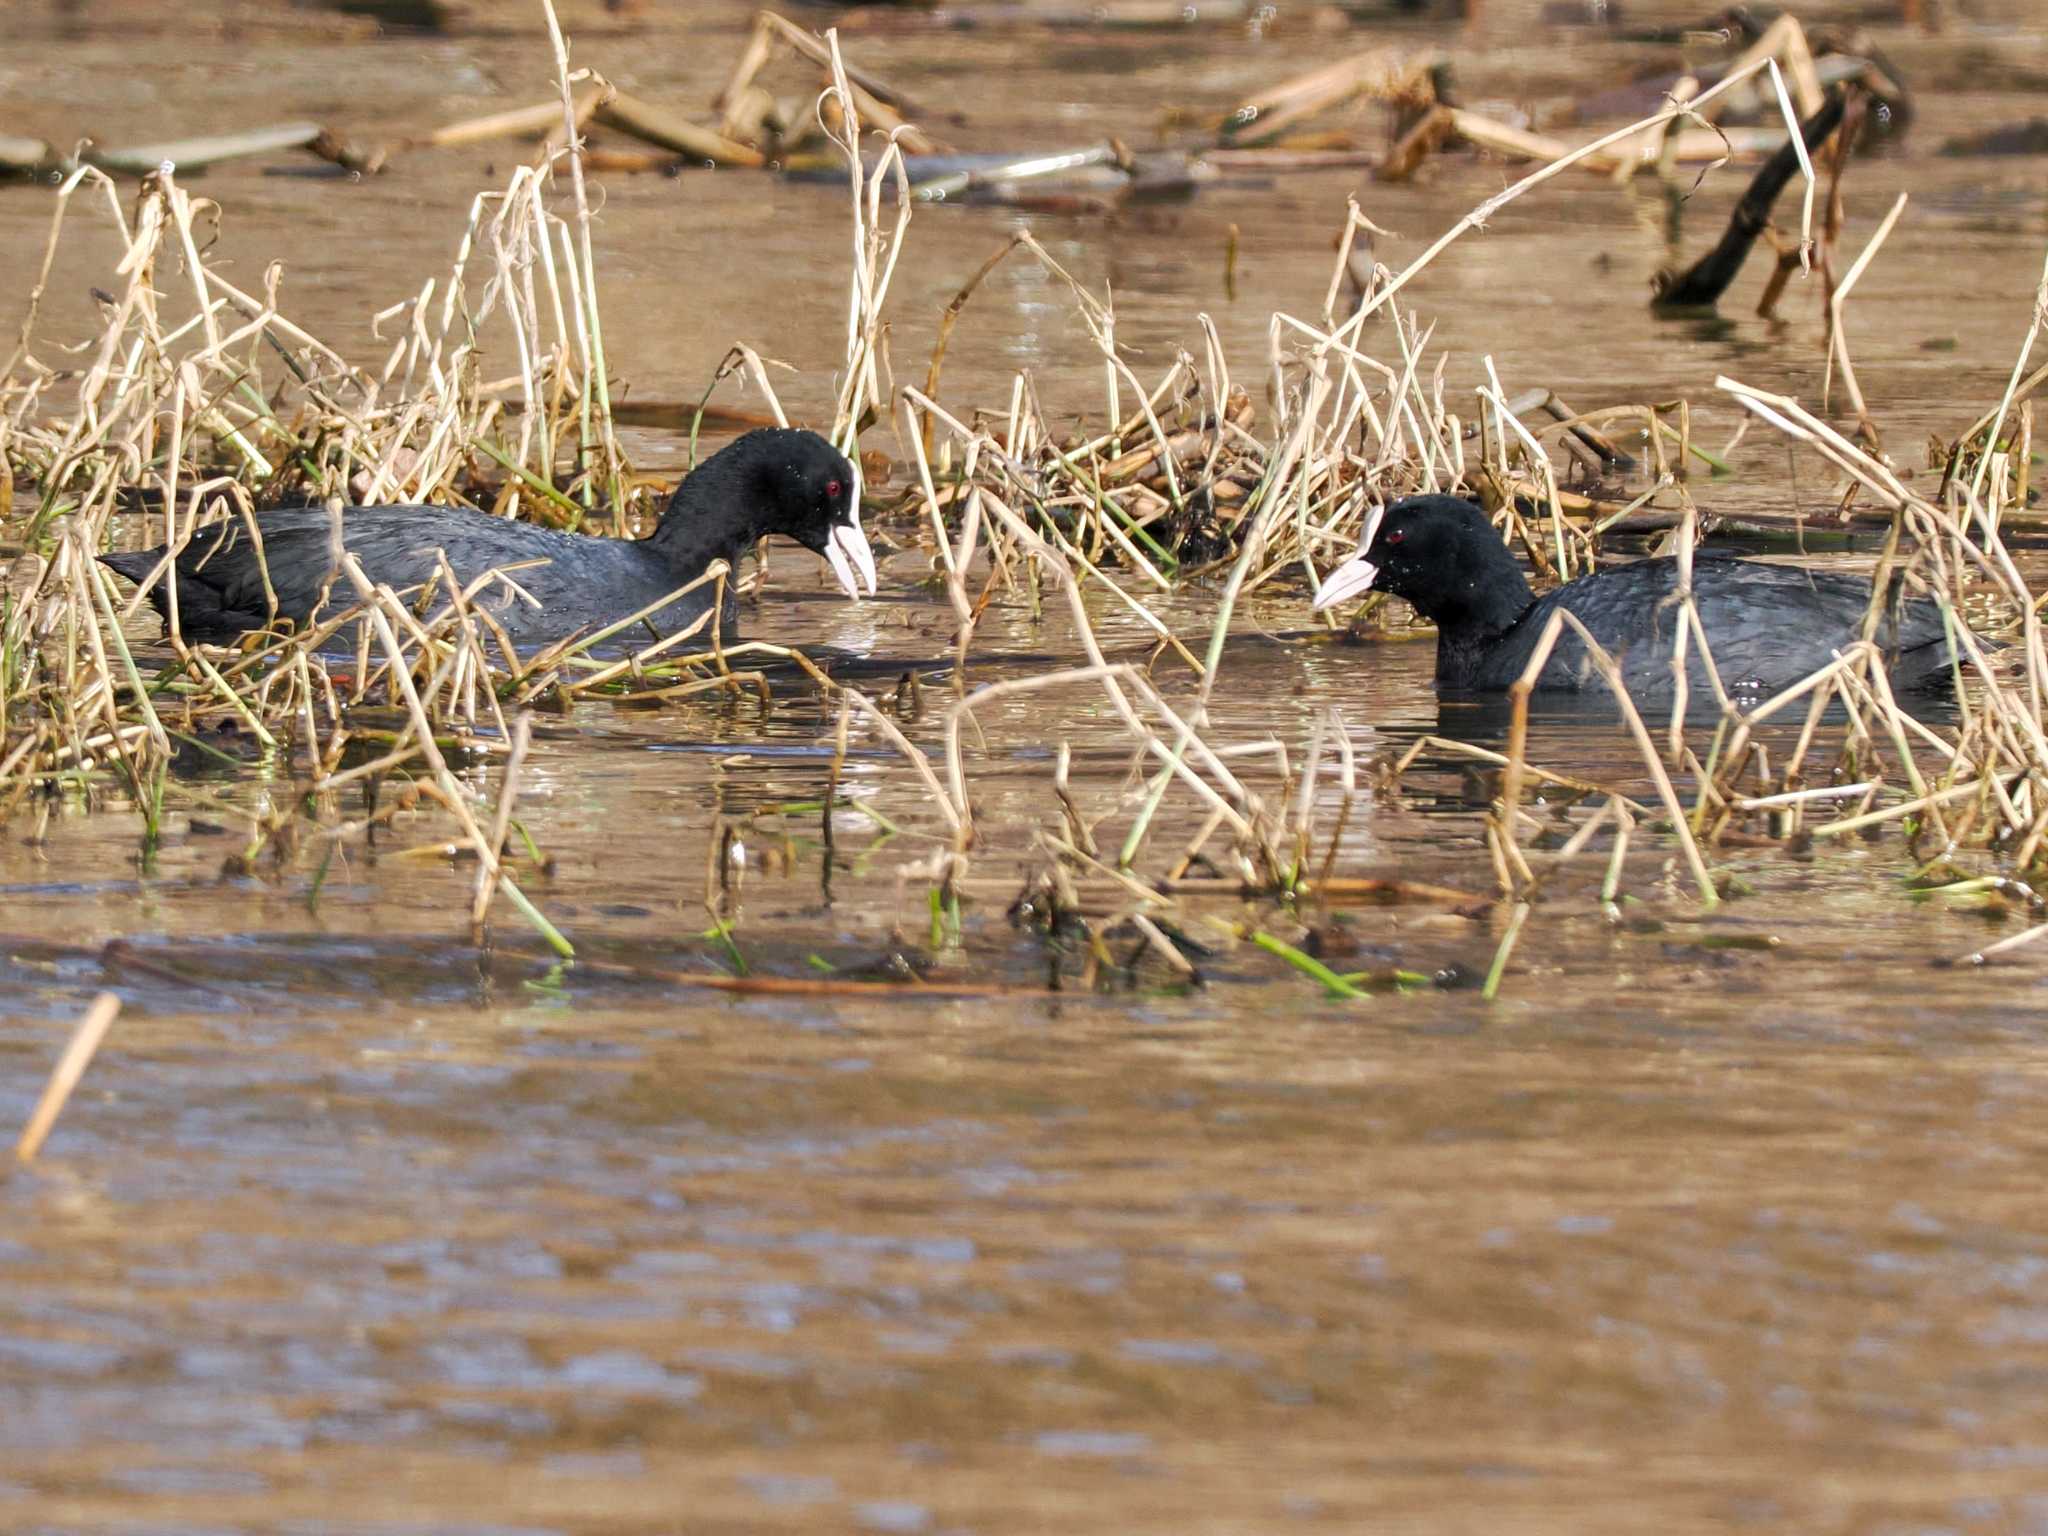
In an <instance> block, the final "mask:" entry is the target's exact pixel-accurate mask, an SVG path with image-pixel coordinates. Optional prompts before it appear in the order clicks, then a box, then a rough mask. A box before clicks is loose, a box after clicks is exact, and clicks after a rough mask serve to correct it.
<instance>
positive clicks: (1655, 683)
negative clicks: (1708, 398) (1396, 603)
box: [1316, 496, 1951, 698]
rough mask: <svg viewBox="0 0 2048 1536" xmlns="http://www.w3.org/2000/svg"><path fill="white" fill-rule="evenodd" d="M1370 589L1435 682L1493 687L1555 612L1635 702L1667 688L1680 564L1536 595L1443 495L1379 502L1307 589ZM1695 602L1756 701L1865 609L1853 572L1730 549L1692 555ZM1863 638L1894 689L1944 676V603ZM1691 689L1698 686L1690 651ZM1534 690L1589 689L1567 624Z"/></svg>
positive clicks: (1825, 657) (1508, 678)
mask: <svg viewBox="0 0 2048 1536" xmlns="http://www.w3.org/2000/svg"><path fill="white" fill-rule="evenodd" d="M1367 591H1382V592H1391V593H1393V594H1394V595H1395V596H1397V597H1402V598H1406V599H1407V600H1408V601H1409V602H1410V603H1412V604H1414V606H1415V608H1416V610H1417V611H1418V612H1420V613H1421V614H1422V615H1423V617H1424V618H1426V619H1428V620H1430V621H1431V622H1433V623H1434V624H1435V625H1436V626H1437V652H1436V681H1437V686H1438V688H1440V689H1442V690H1444V691H1446V692H1462V693H1484V692H1498V691H1500V690H1502V689H1505V688H1507V687H1509V686H1510V685H1511V684H1513V683H1514V682H1515V681H1516V680H1517V679H1518V678H1520V677H1521V675H1522V671H1523V669H1524V668H1525V667H1527V665H1528V663H1529V658H1530V657H1531V656H1532V655H1533V654H1534V652H1535V649H1536V646H1537V644H1538V642H1539V641H1540V640H1541V639H1542V636H1543V631H1544V629H1545V628H1546V627H1547V626H1548V624H1549V622H1550V617H1551V614H1552V613H1553V612H1555V611H1556V610H1557V609H1559V608H1563V609H1566V610H1568V611H1569V612H1571V613H1572V614H1573V615H1574V616H1575V617H1576V618H1577V619H1578V620H1579V622H1580V623H1582V624H1584V625H1585V626H1586V629H1587V630H1588V632H1590V633H1591V634H1592V636H1593V638H1594V639H1595V640H1597V641H1598V642H1599V643H1600V645H1601V647H1602V648H1603V649H1604V650H1606V651H1607V652H1608V653H1609V654H1610V655H1612V656H1613V657H1614V658H1615V660H1616V661H1617V662H1618V663H1619V665H1620V667H1621V673H1622V679H1623V681H1624V683H1625V684H1626V686H1627V688H1628V690H1629V692H1630V693H1631V694H1633V695H1635V696H1636V697H1638V698H1656V697H1659V696H1668V695H1669V694H1670V693H1671V691H1672V687H1673V679H1672V673H1671V657H1672V649H1673V644H1674V641H1675V639H1676V636H1677V626H1678V624H1679V622H1680V610H1679V607H1678V603H1677V594H1678V562H1677V561H1676V560H1672V559H1662V558H1660V559H1652V560H1639V561H1636V562H1634V563H1632V564H1629V565H1620V566H1612V567H1609V568H1608V569H1606V570H1603V571H1596V572H1594V573H1592V574H1590V575H1586V576H1581V577H1579V578H1578V579H1577V580H1576V581H1569V582H1566V583H1565V584H1564V585H1563V586H1561V587H1559V588H1557V589H1556V590H1555V591H1553V592H1550V593H1548V594H1546V595H1545V596H1543V597H1541V598H1538V597H1537V596H1536V595H1535V593H1534V592H1532V591H1531V590H1530V587H1529V583H1528V581H1527V579H1526V578H1525V577H1524V576H1523V575H1522V570H1521V567H1520V566H1519V565H1517V564H1516V562H1515V558H1514V556H1513V555H1512V554H1510V553H1509V552H1508V549H1507V547H1506V545H1505V544H1503V543H1502V541H1501V537H1500V535H1499V534H1498V533H1497V532H1496V531H1495V530H1494V528H1493V527H1492V525H1491V524H1490V523H1489V522H1488V521H1487V519H1486V515H1485V514H1484V513H1483V512H1481V511H1480V510H1479V508H1478V507H1476V506H1474V505H1473V504H1472V503H1471V502H1468V501H1462V500H1460V499H1458V498H1456V497H1450V496H1413V497H1409V498H1407V499H1406V500H1403V501H1397V502H1394V503H1393V504H1392V505H1390V506H1389V507H1388V508H1387V510H1386V513H1385V515H1384V516H1383V517H1382V518H1381V520H1380V525H1379V527H1378V529H1377V530H1376V531H1375V533H1374V535H1373V539H1372V542H1371V544H1370V545H1369V546H1368V547H1367V548H1365V549H1363V550H1361V551H1360V552H1359V553H1358V554H1357V555H1356V556H1354V557H1353V558H1352V559H1351V560H1349V561H1347V562H1346V563H1345V564H1343V565H1341V566H1339V567H1338V568H1337V569H1336V570H1334V571H1332V572H1331V573H1330V575H1329V577H1328V578H1327V579H1326V580H1325V581H1324V583H1323V587H1322V591H1321V592H1320V593H1318V594H1317V597H1316V606H1317V607H1318V608H1327V607H1329V606H1331V605H1332V604H1334V603H1338V602H1342V601H1343V600H1345V599H1346V598H1349V597H1356V596H1359V595H1362V594H1363V593H1365V592H1367ZM1692 591H1693V602H1694V604H1695V605H1696V606H1697V608H1698V610H1699V615H1700V622H1701V624H1702V626H1703V627H1704V628H1705V630H1706V633H1707V639H1708V642H1709V643H1710V645H1711V647H1712V650H1713V657H1714V666H1715V669H1716V671H1718V672H1719V674H1720V678H1721V683H1722V686H1723V687H1725V688H1727V689H1728V690H1729V691H1730V692H1731V693H1743V694H1749V695H1752V696H1754V695H1758V694H1763V693H1770V692H1775V691H1777V690H1778V689H1781V688H1784V687H1787V686H1789V685H1790V684H1792V683H1795V682H1798V681H1799V680H1800V679H1801V678H1804V677H1806V676H1808V675H1810V674H1811V673H1813V672H1815V671H1817V670H1818V669H1820V668H1821V667H1824V666H1826V665H1827V664H1828V662H1829V661H1830V660H1832V659H1833V657H1834V656H1835V654H1836V653H1837V652H1838V651H1840V650H1841V649H1843V648H1844V647H1846V646H1848V645H1851V644H1853V643H1855V642H1856V640H1858V639H1859V638H1860V637H1861V635H1862V632H1863V622H1864V615H1865V613H1866V612H1867V611H1868V609H1869V606H1870V583H1869V582H1868V581H1865V580H1863V579H1862V578H1860V577H1856V576H1848V575H1840V574H1836V573H1833V572H1826V571H1809V570H1803V569H1800V568H1798V567H1796V566H1783V565H1764V564H1761V563H1759V562H1757V561H1754V560H1738V559H1733V558H1730V557H1728V556H1720V555H1708V554H1701V555H1696V556H1695V557H1694V560H1693V570H1692ZM1873 639H1874V640H1875V641H1876V643H1877V644H1878V646H1879V647H1880V648H1881V649H1883V651H1884V652H1885V654H1886V657H1887V660H1888V663H1889V667H1890V676H1891V679H1892V683H1893V685H1894V686H1895V687H1900V688H1916V687H1929V686H1939V685H1940V684H1941V683H1943V682H1944V681H1946V680H1947V679H1948V678H1949V677H1950V676H1951V661H1950V647H1949V644H1948V634H1947V630H1946V628H1945V627H1944V625H1943V622H1942V616H1941V610H1940V609H1939V608H1938V607H1937V606H1936V605H1935V604H1934V603H1932V602H1929V601H1927V600H1925V599H1913V600H1909V601H1904V602H1895V603H1893V604H1891V605H1890V606H1889V607H1888V608H1887V609H1886V611H1885V613H1884V614H1883V615H1882V617H1881V619H1880V622H1879V624H1878V627H1877V631H1876V633H1875V634H1874V635H1873ZM1687 652H1688V666H1687V673H1688V683H1689V686H1690V687H1692V688H1693V689H1694V690H1696V691H1698V692H1701V693H1704V692H1705V690H1707V688H1708V686H1709V685H1708V682H1707V674H1706V669H1705V666H1704V664H1703V663H1702V662H1701V660H1700V658H1699V656H1698V646H1697V645H1693V646H1689V647H1688V648H1687ZM1536 686H1537V687H1538V688H1541V689H1569V690H1580V689H1585V688H1599V687H1602V686H1604V684H1603V683H1602V682H1601V679H1600V675H1599V673H1598V672H1596V671H1595V670H1594V669H1593V666H1592V663H1591V661H1590V659H1589V658H1588V656H1587V653H1586V647H1585V644H1584V642H1583V641H1581V640H1580V639H1579V637H1578V634H1577V633H1576V631H1574V630H1572V629H1571V628H1569V627H1567V628H1566V629H1565V630H1564V631H1563V633H1562V634H1561V635H1560V636H1559V638H1558V641H1557V644H1556V646H1555V647H1554V648H1553V649H1552V651H1551V653H1550V659H1549V661H1547V662H1546V663H1545V664H1544V667H1543V670H1542V672H1541V673H1540V674H1539V675H1538V677H1537V680H1536Z"/></svg>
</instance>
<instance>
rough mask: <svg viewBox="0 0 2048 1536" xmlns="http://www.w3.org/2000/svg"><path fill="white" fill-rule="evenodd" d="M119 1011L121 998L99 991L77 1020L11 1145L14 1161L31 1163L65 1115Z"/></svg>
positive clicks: (114, 994) (111, 993)
mask: <svg viewBox="0 0 2048 1536" xmlns="http://www.w3.org/2000/svg"><path fill="white" fill-rule="evenodd" d="M120 1011H121V999H120V997H119V995H118V994H116V993H113V992H102V993H101V994H100V995H99V996H98V997H96V998H94V999H93V1000H92V1007H90V1008H89V1009H87V1010H86V1014H85V1017H84V1018H82V1019H80V1020H79V1021H78V1027H77V1028H76V1029H74V1030H72V1031H71V1039H70V1040H69V1041H68V1042H66V1044H65V1046H64V1054H63V1055H62V1056H59V1057H58V1058H57V1065H56V1067H55V1069H54V1070H52V1071H51V1073H50V1080H49V1082H47V1083H45V1084H44V1085H43V1096H42V1097H41V1098H40V1099H37V1100H36V1107H35V1112H34V1113H33V1114H31V1115H30V1116H29V1117H28V1126H27V1128H26V1129H25V1130H23V1131H22V1133H21V1140H20V1141H18V1142H16V1143H15V1144H14V1155H15V1157H16V1159H17V1160H19V1161H21V1162H24V1163H32V1162H34V1161H35V1157H36V1154H37V1153H38V1152H40V1151H42V1149H43V1143H44V1141H46V1140H47V1139H48V1138H49V1135H50V1130H51V1128H52V1127H53V1126H55V1125H56V1123H57V1117H58V1116H59V1115H61V1114H63V1113H64V1105H65V1104H66V1103H67V1102H68V1101H69V1100H70V1098H71V1092H72V1090H73V1089H74V1088H76V1087H77V1086H78V1080H79V1079H80V1078H82V1077H84V1076H85V1069H86V1067H87V1065H89V1064H90V1063H91V1061H92V1058H93V1053H94V1052H95V1051H97V1050H98V1049H99V1048H100V1042H101V1041H102V1040H104V1039H106V1037H107V1031H108V1030H109V1029H110V1028H112V1027H113V1023H114V1018H115V1015H117V1014H119V1013H120Z"/></svg>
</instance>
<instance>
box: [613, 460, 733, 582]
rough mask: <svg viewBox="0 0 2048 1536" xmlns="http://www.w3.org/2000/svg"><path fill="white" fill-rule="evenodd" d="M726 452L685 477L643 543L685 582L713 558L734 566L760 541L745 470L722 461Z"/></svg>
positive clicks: (699, 573)
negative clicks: (749, 500) (749, 498)
mask: <svg viewBox="0 0 2048 1536" xmlns="http://www.w3.org/2000/svg"><path fill="white" fill-rule="evenodd" d="M730 453H731V450H730V449H728V450H727V452H726V453H725V454H718V455H714V456H713V457H711V458H709V459H706V460H705V461H704V462H703V463H702V464H700V465H698V466H697V468H696V469H694V470H693V471H691V472H690V473H689V474H688V475H685V476H684V477H683V483H682V484H681V485H679V486H677V487H676V489H675V494H674V495H672V496H670V497H669V500H668V510H667V511H665V512H663V513H662V514H661V521H660V522H659V523H657V524H656V525H655V528H654V532H652V533H650V534H649V535H648V536H647V537H646V538H645V539H643V540H642V541H641V542H642V543H643V544H644V545H645V546H646V547H647V548H648V549H649V550H651V551H653V552H654V553H655V554H658V555H660V556H661V558H662V560H663V562H664V563H665V564H666V565H667V566H668V568H669V570H670V572H671V573H672V574H674V575H676V576H678V577H680V578H682V579H683V580H688V579H689V578H690V577H693V576H698V575H701V574H702V573H703V570H704V567H705V566H707V565H709V564H710V563H711V562H712V561H714V560H723V561H725V562H726V563H727V564H728V565H732V566H735V567H737V566H738V564H739V559H740V556H741V555H743V554H745V553H746V552H747V551H748V550H750V549H752V548H753V547H754V545H755V543H756V542H757V541H758V540H759V539H760V537H761V530H760V529H759V528H756V527H755V526H754V523H753V519H752V518H751V517H750V516H749V515H748V513H747V510H746V508H747V505H748V503H747V497H746V494H745V491H746V486H745V485H744V484H743V483H742V476H743V474H744V466H732V465H728V464H725V463H722V462H721V460H723V459H725V458H726V457H728V456H729V455H730Z"/></svg>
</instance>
